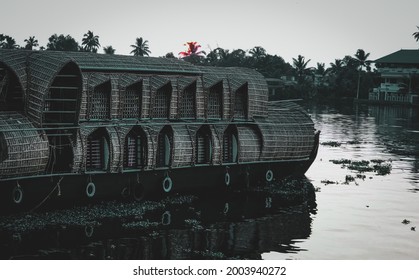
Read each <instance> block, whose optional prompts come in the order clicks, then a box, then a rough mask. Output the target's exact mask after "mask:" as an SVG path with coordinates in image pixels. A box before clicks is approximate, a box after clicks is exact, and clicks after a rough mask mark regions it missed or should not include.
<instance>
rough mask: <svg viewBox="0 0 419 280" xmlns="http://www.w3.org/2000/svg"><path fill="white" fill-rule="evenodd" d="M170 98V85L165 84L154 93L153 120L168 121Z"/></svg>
mask: <svg viewBox="0 0 419 280" xmlns="http://www.w3.org/2000/svg"><path fill="white" fill-rule="evenodd" d="M171 97H172V85H171V84H170V83H167V84H166V85H164V86H162V87H161V88H159V89H158V90H157V92H156V97H155V100H154V107H153V114H152V116H153V118H158V119H168V118H169V116H170V100H171Z"/></svg>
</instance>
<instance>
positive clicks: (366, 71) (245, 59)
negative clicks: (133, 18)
mask: <svg viewBox="0 0 419 280" xmlns="http://www.w3.org/2000/svg"><path fill="white" fill-rule="evenodd" d="M417 28H418V30H419V26H418V27H417ZM412 36H413V38H414V39H415V40H416V41H419V31H417V32H414V33H413V34H412ZM81 42H82V43H81V44H80V45H79V43H78V42H77V41H76V40H75V39H74V38H73V37H72V36H70V35H67V36H64V35H63V34H61V35H57V34H53V35H51V36H50V37H49V39H48V43H47V45H46V47H43V46H39V43H38V40H37V39H36V38H35V37H34V36H30V37H29V38H28V39H25V40H24V43H25V45H24V46H19V45H18V44H17V43H16V41H15V39H14V38H12V37H10V36H8V35H4V34H0V48H3V49H26V50H34V49H36V48H37V47H39V50H47V51H48V50H54V51H83V52H93V53H97V52H98V50H99V48H100V47H101V45H100V42H99V36H97V35H95V34H94V33H93V32H92V31H90V30H89V31H87V33H85V34H84V35H83V38H82V41H81ZM185 45H187V46H188V51H187V52H181V53H179V55H180V56H181V57H182V58H178V57H177V56H175V55H174V54H173V52H169V53H167V54H166V55H165V56H164V57H166V58H173V59H183V60H185V61H188V62H190V63H193V64H196V65H210V66H219V67H236V66H239V67H248V68H252V69H255V70H257V71H259V72H260V73H261V74H262V75H264V76H265V77H266V78H273V79H278V80H279V81H280V82H281V81H283V80H286V78H291V79H292V80H293V82H291V83H283V86H281V87H279V89H278V90H277V96H271V98H274V99H276V98H281V97H284V96H286V97H287V98H304V99H319V100H325V99H326V100H327V99H335V100H342V99H345V98H368V92H369V90H370V89H371V88H373V87H376V86H377V85H378V84H379V75H378V73H377V72H376V71H372V68H371V61H370V60H368V58H369V55H370V53H367V52H365V51H364V50H363V49H358V50H357V51H356V52H355V53H354V54H353V55H346V56H344V57H343V58H339V59H335V61H334V62H332V63H330V64H329V65H328V66H326V64H325V63H317V65H316V67H309V66H308V64H309V62H310V59H306V58H305V57H304V56H303V55H298V56H297V57H296V58H293V59H292V64H290V63H288V62H285V60H284V59H283V58H282V57H281V56H278V55H272V54H268V53H267V52H266V50H265V49H264V48H263V47H261V46H255V47H253V48H252V49H250V50H243V49H233V50H228V49H224V48H220V47H218V48H216V49H213V50H211V51H210V52H209V53H208V54H206V53H205V52H204V51H201V50H200V46H199V45H197V43H196V42H188V43H187V44H185ZM131 48H132V51H131V54H133V55H135V56H149V55H150V54H151V51H150V49H149V46H148V41H147V40H144V39H143V38H142V37H137V38H136V40H135V43H134V44H133V45H131ZM102 50H103V52H104V53H105V54H115V51H116V50H115V49H114V48H113V47H112V46H105V47H103V48H102ZM418 84H419V83H418Z"/></svg>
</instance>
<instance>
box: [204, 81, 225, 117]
mask: <svg viewBox="0 0 419 280" xmlns="http://www.w3.org/2000/svg"><path fill="white" fill-rule="evenodd" d="M207 115H208V118H210V119H221V118H222V116H223V83H222V82H219V83H218V84H216V85H214V86H212V87H210V89H209V93H208V108H207Z"/></svg>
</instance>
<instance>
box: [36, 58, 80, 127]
mask: <svg viewBox="0 0 419 280" xmlns="http://www.w3.org/2000/svg"><path fill="white" fill-rule="evenodd" d="M81 92H82V78H81V75H80V70H79V68H78V66H77V65H76V64H75V63H73V62H70V63H68V64H67V65H66V66H64V67H63V68H62V69H61V70H60V72H59V73H58V75H56V76H55V78H54V81H53V82H52V84H51V86H50V87H49V91H48V94H47V96H46V98H45V105H44V112H43V113H44V120H43V121H44V123H45V124H46V125H48V126H63V125H69V126H71V125H74V124H76V123H77V120H78V113H79V100H80V96H81Z"/></svg>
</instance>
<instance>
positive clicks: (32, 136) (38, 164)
mask: <svg viewBox="0 0 419 280" xmlns="http://www.w3.org/2000/svg"><path fill="white" fill-rule="evenodd" d="M45 138H46V137H44V136H42V135H39V133H38V131H37V130H36V129H35V127H34V126H33V125H32V123H31V122H30V121H29V120H28V118H26V117H25V116H23V115H21V114H19V113H15V112H0V142H1V143H0V149H1V152H0V154H1V155H0V178H5V177H11V176H16V175H20V176H22V175H34V174H38V173H40V172H44V171H45V168H46V165H47V162H48V158H49V145H48V141H47V140H46V139H45Z"/></svg>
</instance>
